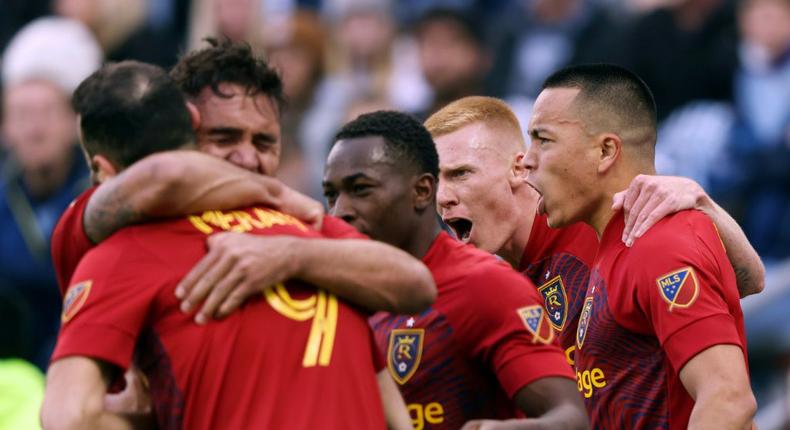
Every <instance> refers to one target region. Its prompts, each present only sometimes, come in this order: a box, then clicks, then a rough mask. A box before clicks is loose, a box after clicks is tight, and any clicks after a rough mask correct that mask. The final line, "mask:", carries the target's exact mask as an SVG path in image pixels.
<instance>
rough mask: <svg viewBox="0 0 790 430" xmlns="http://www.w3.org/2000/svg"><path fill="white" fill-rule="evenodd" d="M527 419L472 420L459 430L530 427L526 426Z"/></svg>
mask: <svg viewBox="0 0 790 430" xmlns="http://www.w3.org/2000/svg"><path fill="white" fill-rule="evenodd" d="M528 421H529V420H507V421H496V420H474V421H467V423H466V424H464V426H463V427H461V430H509V429H518V428H531V427H528Z"/></svg>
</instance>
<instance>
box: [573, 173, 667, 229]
mask: <svg viewBox="0 0 790 430" xmlns="http://www.w3.org/2000/svg"><path fill="white" fill-rule="evenodd" d="M621 170H622V171H621V172H619V173H615V175H614V176H613V177H612V179H611V180H610V181H609V182H608V183H607V184H606V185H605V186H604V187H603V190H604V191H603V192H602V193H601V195H600V197H599V199H598V202H597V203H596V204H595V205H594V206H593V210H592V211H590V216H589V217H588V218H587V220H586V221H585V222H586V223H587V224H589V225H590V226H592V228H593V229H595V232H596V233H597V234H598V239H599V240H600V239H601V236H602V235H603V231H604V230H605V229H606V225H607V224H609V221H610V220H611V219H612V216H614V210H612V203H613V201H614V195H615V194H616V193H618V192H620V191H623V190H627V189H628V187H629V186H630V185H631V182H632V181H633V180H634V178H635V177H636V176H637V175H655V174H656V169H655V167H653V165H652V164H651V165H644V166H634V167H633V168H623V169H621ZM613 173H614V172H613Z"/></svg>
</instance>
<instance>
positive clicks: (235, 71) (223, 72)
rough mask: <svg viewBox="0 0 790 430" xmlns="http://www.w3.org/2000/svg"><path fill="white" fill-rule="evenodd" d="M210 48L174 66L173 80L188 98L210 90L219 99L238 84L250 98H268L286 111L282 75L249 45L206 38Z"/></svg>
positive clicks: (181, 59)
mask: <svg viewBox="0 0 790 430" xmlns="http://www.w3.org/2000/svg"><path fill="white" fill-rule="evenodd" d="M205 40H206V42H208V44H209V45H211V46H209V47H206V48H203V49H198V50H195V51H192V52H189V53H187V54H185V55H184V56H182V57H181V58H180V59H179V60H178V63H177V64H176V65H175V66H173V69H172V70H171V71H170V76H171V77H172V78H173V80H175V81H176V84H178V86H179V87H180V88H181V91H183V92H184V94H186V96H187V97H188V98H194V97H197V95H198V94H200V92H201V91H203V89H204V88H206V87H210V88H211V90H212V91H213V92H214V94H216V95H217V96H219V97H230V95H229V94H224V93H222V92H221V91H220V89H219V85H220V84H222V83H229V84H237V85H239V86H241V87H243V88H245V89H246V90H247V93H248V94H249V95H258V94H265V95H267V96H269V97H270V98H271V99H272V101H274V102H275V103H276V104H277V107H278V108H279V109H280V110H282V107H283V104H284V103H285V97H284V95H283V82H282V80H281V79H280V75H278V74H277V72H276V71H275V70H274V69H273V68H272V67H271V66H269V64H268V63H267V62H266V60H265V59H263V58H261V57H259V56H256V55H255V53H254V52H253V50H252V47H251V46H250V45H249V43H247V42H234V41H231V40H229V39H223V40H217V39H214V38H206V39H205Z"/></svg>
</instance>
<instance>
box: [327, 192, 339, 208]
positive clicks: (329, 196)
mask: <svg viewBox="0 0 790 430" xmlns="http://www.w3.org/2000/svg"><path fill="white" fill-rule="evenodd" d="M324 198H325V199H326V202H327V204H328V205H329V206H334V204H335V200H336V199H337V191H335V190H324Z"/></svg>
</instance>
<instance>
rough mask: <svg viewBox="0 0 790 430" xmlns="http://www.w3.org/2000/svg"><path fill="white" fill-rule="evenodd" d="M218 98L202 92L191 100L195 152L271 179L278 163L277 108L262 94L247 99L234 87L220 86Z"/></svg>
mask: <svg viewBox="0 0 790 430" xmlns="http://www.w3.org/2000/svg"><path fill="white" fill-rule="evenodd" d="M219 90H220V92H222V93H223V94H227V95H231V97H227V98H226V97H221V96H219V95H217V94H214V92H213V91H212V90H211V88H204V89H203V91H202V92H201V93H200V94H199V95H198V97H197V98H196V100H195V106H196V107H197V109H198V111H199V112H200V127H199V128H198V131H197V140H198V148H199V149H200V150H201V151H203V152H205V153H207V154H211V155H213V156H215V157H220V158H224V159H225V160H227V161H230V162H231V163H233V164H235V165H237V166H239V167H241V168H244V169H247V170H249V171H251V172H253V173H258V174H263V175H268V176H274V174H275V173H276V172H277V166H278V165H279V163H280V122H279V115H278V113H277V107H276V106H275V104H274V102H273V101H272V99H271V98H270V97H268V96H267V95H264V94H259V95H248V94H246V92H245V90H244V88H242V87H241V86H239V85H235V84H220V86H219Z"/></svg>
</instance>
